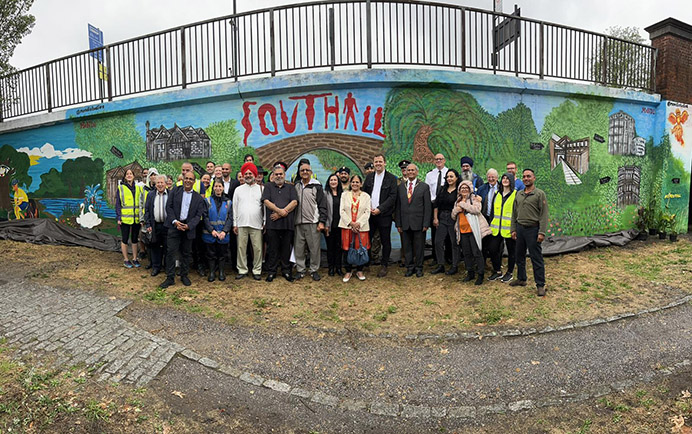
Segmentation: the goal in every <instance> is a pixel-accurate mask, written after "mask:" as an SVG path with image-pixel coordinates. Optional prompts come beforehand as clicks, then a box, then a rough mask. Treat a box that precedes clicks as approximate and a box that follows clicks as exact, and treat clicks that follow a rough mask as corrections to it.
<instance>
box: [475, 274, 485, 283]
mask: <svg viewBox="0 0 692 434" xmlns="http://www.w3.org/2000/svg"><path fill="white" fill-rule="evenodd" d="M483 277H485V276H483V273H481V274H479V275H478V277H476V281H475V282H473V284H474V285H482V284H483Z"/></svg>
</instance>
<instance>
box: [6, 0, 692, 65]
mask: <svg viewBox="0 0 692 434" xmlns="http://www.w3.org/2000/svg"><path fill="white" fill-rule="evenodd" d="M440 1H444V0H440ZM288 3H294V2H289V1H283V0H253V1H250V0H237V5H238V11H239V12H245V11H249V10H252V9H261V8H266V7H270V6H276V5H283V4H288ZM449 3H454V4H460V5H465V6H471V7H478V8H483V9H492V5H493V0H461V1H450V2H449ZM515 3H516V4H518V5H519V7H520V8H521V14H522V16H525V17H530V18H534V19H539V20H544V21H550V22H554V23H558V24H564V25H567V26H571V27H577V28H582V29H587V30H592V31H595V32H604V31H605V29H606V28H608V27H610V26H616V25H618V26H635V27H638V28H639V29H640V33H641V34H642V36H643V37H645V38H646V39H647V40H648V34H647V33H646V32H645V31H644V27H647V26H649V25H651V24H654V23H656V22H658V21H660V20H663V19H665V18H668V17H673V18H676V19H678V20H680V21H683V22H685V23H688V24H692V0H665V1H652V0H647V1H644V0H519V1H516V2H514V1H511V0H504V11H505V12H506V13H508V12H511V11H512V9H513V6H514V4H515ZM232 5H233V3H232V0H192V1H191V0H165V1H163V0H117V1H114V0H104V1H95V0H60V1H55V0H35V2H34V5H33V7H32V8H31V13H32V14H33V15H34V16H35V17H36V25H35V26H34V29H33V31H32V33H31V34H30V35H29V36H27V37H26V38H24V40H23V41H22V43H21V45H19V46H18V47H17V49H16V50H15V53H14V56H13V57H12V60H11V63H12V65H13V66H15V67H17V68H19V69H23V68H27V67H30V66H33V65H36V64H39V63H43V62H46V61H48V60H52V59H56V58H59V57H62V56H66V55H69V54H72V53H76V52H79V51H83V50H87V49H88V48H89V43H88V38H87V23H91V24H93V25H94V26H96V27H98V28H100V29H101V30H102V31H103V34H104V42H105V43H106V44H109V43H113V42H117V41H121V40H124V39H129V38H133V37H137V36H141V35H145V34H147V33H152V32H155V31H158V30H164V29H168V28H171V27H176V26H180V25H183V24H187V23H191V22H195V21H201V20H205V19H209V18H214V17H219V16H223V15H227V14H231V13H232V9H233V6H232Z"/></svg>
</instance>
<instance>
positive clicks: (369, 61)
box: [365, 0, 372, 69]
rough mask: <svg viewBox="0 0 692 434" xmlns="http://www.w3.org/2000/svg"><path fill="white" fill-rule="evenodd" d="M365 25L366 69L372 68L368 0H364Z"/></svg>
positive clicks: (370, 18) (370, 22)
mask: <svg viewBox="0 0 692 434" xmlns="http://www.w3.org/2000/svg"><path fill="white" fill-rule="evenodd" d="M365 7H366V8H367V9H366V11H365V25H366V26H367V30H366V32H367V33H366V34H367V44H368V45H367V50H368V69H370V68H372V31H371V28H372V12H371V10H370V0H366V2H365Z"/></svg>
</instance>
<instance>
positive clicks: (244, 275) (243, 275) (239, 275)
mask: <svg viewBox="0 0 692 434" xmlns="http://www.w3.org/2000/svg"><path fill="white" fill-rule="evenodd" d="M246 276H247V274H238V275H237V276H235V280H240V279H242V278H243V277H246Z"/></svg>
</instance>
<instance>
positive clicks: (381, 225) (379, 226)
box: [370, 215, 392, 267]
mask: <svg viewBox="0 0 692 434" xmlns="http://www.w3.org/2000/svg"><path fill="white" fill-rule="evenodd" d="M375 231H377V232H378V233H379V234H380V244H381V245H382V259H381V261H380V262H381V264H382V265H384V266H385V267H386V266H388V265H389V256H390V255H391V254H392V216H391V215H389V216H382V215H377V216H372V217H370V232H373V233H374V232H375ZM370 245H371V246H372V243H370Z"/></svg>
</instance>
